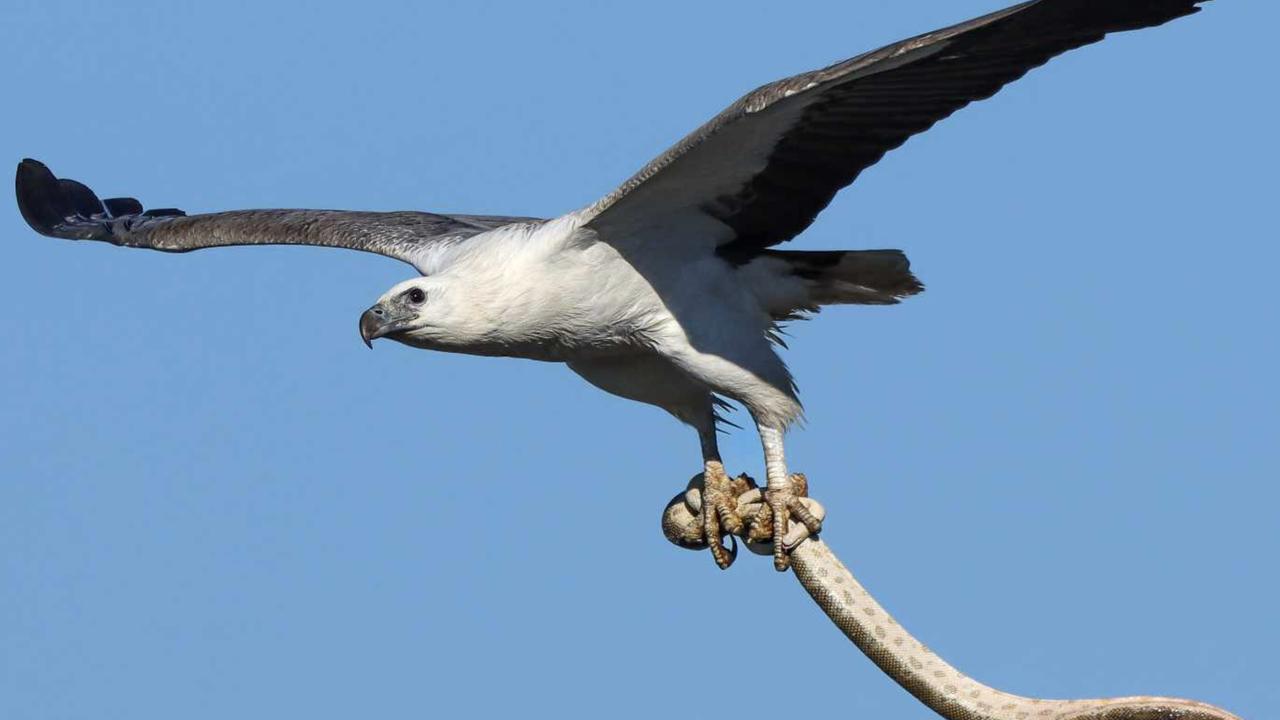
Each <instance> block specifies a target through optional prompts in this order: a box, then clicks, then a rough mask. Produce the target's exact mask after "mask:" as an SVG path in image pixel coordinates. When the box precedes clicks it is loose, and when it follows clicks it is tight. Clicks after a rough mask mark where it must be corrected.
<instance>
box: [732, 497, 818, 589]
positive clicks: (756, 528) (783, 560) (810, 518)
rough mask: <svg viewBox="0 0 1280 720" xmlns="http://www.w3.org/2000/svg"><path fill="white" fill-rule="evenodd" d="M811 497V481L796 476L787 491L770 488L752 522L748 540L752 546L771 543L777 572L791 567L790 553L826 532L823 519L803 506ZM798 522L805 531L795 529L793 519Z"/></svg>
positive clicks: (774, 566)
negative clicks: (752, 543)
mask: <svg viewBox="0 0 1280 720" xmlns="http://www.w3.org/2000/svg"><path fill="white" fill-rule="evenodd" d="M808 496H809V481H808V480H807V479H806V478H805V476H804V475H802V474H800V473H795V474H793V475H792V476H791V478H790V482H789V483H788V484H787V486H786V487H782V488H768V489H766V490H765V491H764V504H763V505H761V506H760V509H759V510H757V511H756V513H755V515H754V516H753V517H752V518H751V522H750V525H751V527H750V529H749V530H748V532H747V537H748V539H749V540H751V541H752V542H764V541H771V542H772V545H773V568H774V569H775V570H777V571H778V572H784V571H785V570H786V569H787V568H789V567H791V558H790V556H789V555H788V552H789V551H790V549H791V548H793V547H795V545H796V544H797V543H799V542H800V540H802V539H804V538H805V537H806V536H808V535H816V534H817V533H818V532H819V531H821V530H822V518H820V517H818V516H817V515H815V514H814V513H812V512H810V510H809V508H808V507H806V506H805V504H804V503H803V502H801V498H807V497H808ZM792 518H794V519H796V520H798V521H799V522H800V523H801V525H803V528H799V527H797V528H792V527H791V519H792Z"/></svg>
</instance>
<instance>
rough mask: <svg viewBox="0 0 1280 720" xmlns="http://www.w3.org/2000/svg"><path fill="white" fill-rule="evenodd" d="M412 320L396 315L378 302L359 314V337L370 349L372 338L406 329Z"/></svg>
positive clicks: (375, 338)
mask: <svg viewBox="0 0 1280 720" xmlns="http://www.w3.org/2000/svg"><path fill="white" fill-rule="evenodd" d="M412 320H413V318H411V317H405V316H399V315H396V314H395V313H393V312H392V311H391V310H388V309H387V308H385V307H383V306H382V304H381V303H379V304H378V305H374V306H373V307H371V308H369V309H368V310H365V311H364V314H362V315H361V316H360V339H361V340H364V344H365V345H368V346H369V348H370V349H372V348H373V341H374V340H377V339H378V338H380V337H385V336H387V335H390V334H392V333H397V332H400V331H401V330H406V329H408V327H409V324H410V322H412Z"/></svg>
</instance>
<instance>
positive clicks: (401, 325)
mask: <svg viewBox="0 0 1280 720" xmlns="http://www.w3.org/2000/svg"><path fill="white" fill-rule="evenodd" d="M444 295H445V293H444V292H443V287H442V286H441V284H440V283H437V282H435V281H433V279H432V278H427V277H419V278H414V279H412V280H406V281H404V282H402V283H399V284H398V285H396V286H395V287H393V288H391V289H390V290H388V291H387V292H386V293H384V294H383V296H382V297H380V298H378V302H377V303H375V304H374V306H373V307H371V308H369V309H368V310H365V311H364V314H363V315H361V316H360V338H361V339H362V340H364V344H365V345H368V346H369V347H373V341H374V340H376V339H377V338H380V337H387V338H391V339H392V340H395V341H397V342H402V343H405V344H406V345H418V346H429V345H431V340H432V338H433V335H435V334H436V333H435V332H433V327H434V328H435V330H437V331H438V330H439V329H441V327H440V326H441V325H443V324H444V323H443V322H442V321H443V320H445V319H446V318H445V317H444V316H445V315H447V307H448V303H447V302H445V301H444V297H443V296H444Z"/></svg>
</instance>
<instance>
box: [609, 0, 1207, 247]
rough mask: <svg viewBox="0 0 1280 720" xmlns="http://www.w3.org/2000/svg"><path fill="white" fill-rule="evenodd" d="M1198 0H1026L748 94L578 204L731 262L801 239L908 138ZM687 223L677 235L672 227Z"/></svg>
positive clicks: (614, 227) (618, 224)
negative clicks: (1078, 51)
mask: <svg viewBox="0 0 1280 720" xmlns="http://www.w3.org/2000/svg"><path fill="white" fill-rule="evenodd" d="M1203 2H1207V0H1033V1H1032V2H1024V3H1022V4H1020V5H1016V6H1014V7H1011V8H1008V9H1005V10H1002V11H999V12H996V13H992V14H990V15H987V16H984V17H981V18H978V19H976V20H971V21H969V22H966V23H962V24H959V25H955V26H953V27H949V28H946V29H944V30H938V31H936V32H931V33H928V34H925V35H921V36H919V37H915V38H912V39H910V40H904V41H902V42H899V43H896V44H894V45H890V46H888V47H885V48H882V49H880V50H876V51H874V52H870V53H867V54H865V55H860V56H858V57H855V58H853V59H851V60H847V61H845V62H842V63H838V64H836V65H832V66H830V67H827V68H824V69H821V70H815V71H813V72H809V73H805V74H802V75H797V76H795V77H791V78H787V79H785V80H780V81H778V82H775V83H771V84H769V85H765V86H764V87H761V88H759V89H757V90H755V91H753V92H750V93H748V94H747V95H745V96H744V97H743V98H742V99H740V100H738V101H737V102H736V103H734V104H733V105H731V106H729V107H728V108H727V109H726V110H725V111H724V112H722V113H720V114H719V115H717V116H716V117H715V118H713V119H712V120H711V121H710V122H708V123H707V124H705V125H703V126H702V127H700V128H698V129H697V130H695V131H694V132H693V133H692V134H690V135H689V136H688V137H686V138H684V139H683V140H681V141H680V142H678V143H676V145H675V146H673V147H672V148H671V149H670V150H668V151H667V152H665V153H663V154H662V155H661V156H659V157H658V158H656V159H654V160H653V161H652V162H650V163H649V164H648V165H646V166H645V167H644V168H643V169H641V170H640V172H638V173H636V174H635V175H634V176H633V177H631V178H630V179H629V180H627V181H626V182H625V183H623V184H622V186H621V187H619V188H618V189H617V190H615V191H614V192H613V193H612V194H610V195H608V196H607V197H605V198H603V199H602V200H600V201H599V202H597V203H596V204H595V205H593V206H591V207H589V208H587V210H586V211H585V214H586V217H587V218H589V220H588V224H589V225H590V226H591V227H594V228H596V229H597V230H599V231H600V234H601V236H602V237H603V238H605V239H606V240H609V241H610V242H619V241H620V240H621V239H622V238H626V237H629V236H636V237H638V238H643V237H645V236H646V234H645V232H644V231H645V230H646V229H650V228H656V227H659V226H660V227H661V229H662V231H661V234H662V236H663V237H664V238H672V237H675V238H679V237H686V238H687V237H691V236H692V237H702V238H706V237H711V238H714V239H715V244H716V245H718V246H719V251H720V252H721V253H725V254H727V255H728V256H730V257H732V256H735V255H748V256H749V255H750V254H752V253H754V252H758V251H759V250H760V249H761V248H766V247H769V246H771V245H776V244H778V243H781V242H785V241H787V240H790V239H791V238H793V237H795V236H796V235H798V234H799V233H800V232H801V231H803V230H804V229H805V228H806V227H808V226H809V224H810V223H812V222H813V219H814V218H815V217H816V216H817V215H818V213H819V212H821V211H822V209H823V208H825V207H826V206H827V204H828V203H830V202H831V198H832V197H834V196H835V194H836V192H837V191H839V190H840V188H843V187H845V186H846V185H848V184H850V183H852V182H853V181H854V179H856V178H857V177H858V174H859V173H861V172H862V171H863V170H865V169H866V168H868V167H870V166H871V165H873V164H875V163H876V162H877V161H879V160H880V158H881V157H883V156H884V154H885V153H886V152H888V151H890V150H892V149H894V148H896V147H898V146H900V145H902V144H903V143H904V142H906V140H907V139H908V138H910V137H911V136H912V135H915V134H917V133H920V132H923V131H925V130H927V129H929V128H930V127H932V126H933V124H934V123H936V122H938V121H939V120H942V119H943V118H945V117H947V116H948V115H950V114H952V113H954V112H955V111H957V110H959V109H960V108H962V107H964V106H965V105H968V104H969V103H970V102H973V101H975V100H981V99H984V98H987V97H990V96H992V95H994V94H995V93H996V92H997V91H999V90H1000V88H1002V87H1004V86H1005V85H1007V84H1008V83H1010V82H1012V81H1014V80H1017V79H1018V78H1020V77H1022V76H1023V75H1024V74H1026V72H1027V71H1029V70H1031V69H1032V68H1035V67H1037V66H1039V65H1042V64H1044V63H1045V62H1047V61H1048V60H1049V59H1050V58H1052V57H1054V56H1056V55H1059V54H1061V53H1064V52H1066V51H1068V50H1071V49H1073V48H1077V47H1081V46H1083V45H1088V44H1090V43H1094V42H1097V41H1099V40H1101V39H1102V38H1103V37H1104V36H1105V35H1106V34H1107V33H1110V32H1117V31H1121V30H1134V29H1138V28H1144V27H1151V26H1155V25H1160V24H1163V23H1165V22H1168V21H1170V20H1173V19H1174V18H1178V17H1181V16H1184V15H1190V14H1192V13H1194V12H1197V11H1198V10H1199V9H1200V8H1199V7H1198V6H1199V5H1200V4H1202V3H1203ZM686 228H687V229H689V230H691V232H686V233H681V232H680V230H681V229H686Z"/></svg>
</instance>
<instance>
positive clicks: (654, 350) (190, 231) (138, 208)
mask: <svg viewBox="0 0 1280 720" xmlns="http://www.w3.org/2000/svg"><path fill="white" fill-rule="evenodd" d="M1205 1H1207V0H1033V1H1032V2H1024V3H1021V4H1019V5H1015V6H1013V7H1010V8H1008V9H1005V10H1001V11H999V12H995V13H992V14H990V15H986V16H984V17H980V18H977V19H975V20H971V21H969V22H965V23H961V24H959V25H955V26H952V27H949V28H946V29H943V30H938V31H936V32H931V33H927V34H924V35H920V36H918V37H914V38H911V39H909V40H904V41H902V42H899V43H895V44H893V45H889V46H888V47H885V48H882V49H880V50H876V51H874V52H870V53H866V54H864V55H859V56H858V57H855V58H853V59H850V60H846V61H844V62H840V63H837V64H835V65H831V66H830V67H826V68H823V69H820V70H815V71H813V72H807V73H804V74H801V75H796V76H795V77H790V78H787V79H785V80H780V81H778V82H774V83H770V84H768V85H765V86H763V87H760V88H758V89H756V90H753V91H752V92H749V93H747V94H746V95H745V96H743V97H742V98H741V99H740V100H738V101H737V102H735V103H733V104H732V105H730V106H729V107H728V108H727V109H725V110H724V112H722V113H720V114H719V115H717V116H716V117H714V118H712V119H711V120H710V121H709V122H707V123H706V124H705V125H703V126H702V127H700V128H698V129H697V130H695V131H693V133H692V134H690V135H688V136H687V137H685V138H684V139H682V140H680V141H679V142H677V143H676V144H675V145H674V146H673V147H672V148H671V149H669V150H667V151H666V152H664V153H663V154H661V155H660V156H658V157H657V158H656V159H654V160H653V161H651V162H650V163H649V164H648V165H645V166H644V167H643V168H641V170H640V171H639V172H637V173H636V174H635V175H634V176H632V177H631V178H630V179H628V180H627V181H626V182H624V183H623V184H622V185H621V186H620V187H619V188H618V189H617V190H615V191H613V192H612V193H610V194H609V195H607V196H606V197H604V198H603V199H601V200H599V201H597V202H596V203H594V204H592V205H590V206H588V207H585V208H582V209H579V210H574V211H573V212H569V213H567V214H564V215H561V216H559V217H557V218H554V219H550V220H547V219H538V218H525V217H492V216H478V215H440V214H435V213H427V212H346V211H337V210H242V211H233V212H219V213H211V214H202V215H187V214H186V213H184V212H182V211H180V210H173V209H159V210H157V209H153V210H144V209H143V206H142V204H141V203H139V202H138V201H137V200H134V199H132V198H113V199H108V200H99V199H98V197H97V196H96V195H95V194H94V193H93V192H92V191H91V190H89V188H88V187H86V186H85V185H82V184H81V183H78V182H76V181H74V180H66V179H58V178H57V177H55V176H54V175H53V174H52V173H51V172H50V171H49V169H48V168H46V167H45V166H44V165H42V164H41V163H39V162H36V161H34V160H23V161H22V162H21V163H20V164H19V165H18V171H17V196H18V205H19V208H20V209H21V211H22V216H23V217H24V218H25V219H26V221H27V222H28V223H29V224H30V225H31V227H32V228H34V229H35V230H36V231H37V232H40V233H42V234H44V235H49V236H51V237H58V238H67V239H72V240H101V241H106V242H110V243H113V244H116V245H121V246H125V247H137V248H149V249H153V250H164V251H168V252H185V251H188V250H195V249H198V248H205V247H214V246H222V245H264V244H300V245H322V246H326V247H341V248H349V249H353V250H363V251H368V252H375V253H380V254H382V255H387V256H389V257H393V258H396V259H399V260H403V261H404V262H407V263H409V264H410V265H412V266H413V267H414V268H415V269H416V270H417V271H418V272H419V273H420V274H421V276H420V277H415V278H413V279H410V280H406V281H404V282H402V283H400V284H398V285H396V286H395V287H393V288H391V289H390V290H388V291H387V292H386V293H384V294H383V295H382V296H381V297H380V298H379V299H378V301H377V303H375V304H374V305H373V306H372V307H370V308H369V309H368V310H365V311H364V314H363V315H362V316H361V317H360V322H359V328H360V335H361V337H362V338H363V339H364V341H365V342H366V343H371V342H372V340H374V339H375V338H381V337H386V338H390V339H393V340H396V341H398V342H401V343H404V344H406V345H410V346H413V347H419V348H425V349H430V350H444V351H448V352H458V353H470V354H476V355H501V356H508V357H520V358H532V359H536V360H546V361H553V362H563V363H565V364H567V365H568V366H569V368H570V369H572V370H573V371H574V372H576V373H577V374H578V375H581V376H582V377H583V378H584V379H586V380H587V381H588V382H590V383H591V384H593V385H595V386H597V387H599V388H601V389H603V390H605V391H607V392H610V393H613V394H615V395H620V396H622V397H625V398H629V399H632V400H637V401H640V402H644V403H649V404H651V405H656V406H658V407H660V408H662V409H664V410H666V411H667V412H669V413H671V414H672V415H674V416H675V417H676V418H678V419H679V420H681V421H683V422H684V423H687V424H688V425H690V426H692V427H693V428H694V429H695V430H697V432H698V437H699V439H700V441H701V446H702V461H703V477H704V482H705V491H704V498H705V500H704V505H703V512H702V524H703V530H704V534H705V537H706V539H707V542H708V543H709V544H710V546H711V550H712V553H713V556H714V558H715V560H716V562H717V564H719V565H720V566H721V567H727V566H728V564H729V563H730V562H731V561H732V555H731V554H730V552H729V551H728V550H727V549H726V548H725V547H724V546H723V545H722V539H723V535H724V534H725V533H728V532H736V531H738V530H740V528H741V526H742V524H743V522H744V519H743V518H741V517H738V516H737V511H736V509H735V507H734V505H733V503H732V502H731V497H732V495H731V493H730V491H729V489H728V488H729V482H730V480H729V478H728V477H727V476H726V474H725V471H724V467H723V465H722V464H721V459H720V454H719V450H718V449H717V443H716V427H717V424H718V423H719V422H720V418H719V415H718V410H719V409H720V408H721V406H722V405H723V404H724V403H725V401H726V400H732V401H736V402H738V403H740V404H741V405H743V406H745V407H746V409H747V410H748V411H749V412H750V414H751V417H752V419H753V420H754V422H755V425H756V427H757V429H758V431H759V434H760V440H761V444H762V445H763V448H764V458H765V475H766V478H767V487H766V492H765V494H766V498H767V500H768V508H769V510H770V512H769V513H767V517H765V518H764V520H766V521H769V522H771V524H772V533H773V537H774V541H775V544H776V543H778V542H779V539H780V538H781V536H782V534H783V533H784V532H785V531H786V526H787V523H788V520H789V519H790V517H791V514H792V508H794V507H795V491H794V490H793V488H792V487H791V484H790V481H789V475H788V473H787V469H786V463H785V460H784V456H783V435H784V433H785V431H786V430H787V428H788V427H789V426H790V425H791V424H792V423H793V422H794V421H795V420H796V419H797V418H798V417H799V416H800V414H801V407H800V402H799V400H798V399H797V396H796V390H795V386H794V384H793V382H792V377H791V374H790V373H789V372H788V370H787V367H786V365H785V364H784V363H783V361H782V359H781V358H780V357H779V356H778V354H777V352H776V351H777V344H778V343H777V342H776V341H777V336H776V332H777V329H778V324H779V323H780V322H783V321H785V320H788V319H791V318H797V317H803V316H805V315H806V314H809V313H813V312H816V311H817V310H818V308H820V307H821V306H823V305H829V304H841V303H853V304H864V305H891V304H894V303H897V302H899V301H900V300H902V299H903V298H906V297H908V296H910V295H914V294H916V293H918V292H920V291H921V290H922V289H923V286H922V285H921V284H920V282H919V281H918V280H917V279H916V278H915V276H914V275H912V273H911V270H910V269H909V264H908V262H907V258H906V256H905V255H904V254H903V253H902V252H901V251H899V250H848V251H838V252H806V251H800V250H778V249H775V247H776V246H778V245H780V244H782V243H784V242H786V241H788V240H790V239H792V238H794V237H795V236H796V235H798V234H800V233H801V232H802V231H804V229H805V228H806V227H808V226H809V224H810V223H812V222H813V220H814V218H815V217H816V216H817V215H818V213H819V212H821V211H822V209H823V208H824V207H826V206H827V204H828V203H829V202H831V199H832V197H834V196H835V194H836V192H837V191H839V190H840V189H841V188H843V187H845V186H846V185H849V184H850V183H852V182H853V181H854V179H855V178H857V177H858V175H859V173H861V172H862V171H863V170H865V169H866V168H868V167H870V166H871V165H873V164H875V163H876V162H877V161H879V160H880V158H881V157H882V156H883V155H884V154H885V153H886V152H888V151H890V150H892V149H894V148H896V147H898V146H900V145H902V144H903V143H904V142H905V141H906V140H907V139H908V138H910V137H911V136H912V135H915V134H917V133H920V132H923V131H925V130H927V129H929V128H930V127H931V126H932V125H933V124H934V123H936V122H938V121H939V120H941V119H943V118H945V117H947V116H949V115H951V114H952V113H954V112H955V111H957V110H959V109H960V108H962V107H964V106H965V105H967V104H969V103H971V102H973V101H975V100H981V99H983V98H987V97H990V96H991V95H993V94H995V93H996V92H997V91H998V90H1000V88H1002V87H1004V86H1005V85H1006V84H1008V83H1010V82H1012V81H1014V80H1016V79H1018V78H1020V77H1022V75H1023V74H1025V73H1026V72H1027V71H1028V70H1030V69H1032V68H1034V67H1037V66H1039V65H1042V64H1044V63H1045V62H1047V61H1048V60H1049V59H1050V58H1052V57H1054V56H1056V55H1059V54H1061V53H1064V52H1066V51H1068V50H1071V49H1073V48H1077V47H1081V46H1083V45H1088V44H1090V43H1094V42H1097V41H1099V40H1101V39H1102V38H1103V37H1104V36H1106V35H1107V34H1108V33H1111V32H1118V31H1123V30H1134V29H1138V28H1145V27H1152V26H1156V25H1160V24H1163V23H1165V22H1168V21H1170V20H1173V19H1175V18H1178V17H1181V16H1184V15H1190V14H1192V13H1195V12H1197V11H1198V10H1199V9H1200V8H1199V6H1200V5H1201V4H1203V3H1204V2H1205ZM801 520H806V521H810V520H811V519H810V518H805V517H801ZM776 557H777V558H778V565H779V569H784V568H785V565H786V562H785V556H782V555H778V556H776Z"/></svg>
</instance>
